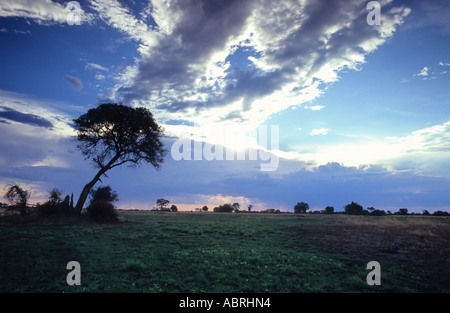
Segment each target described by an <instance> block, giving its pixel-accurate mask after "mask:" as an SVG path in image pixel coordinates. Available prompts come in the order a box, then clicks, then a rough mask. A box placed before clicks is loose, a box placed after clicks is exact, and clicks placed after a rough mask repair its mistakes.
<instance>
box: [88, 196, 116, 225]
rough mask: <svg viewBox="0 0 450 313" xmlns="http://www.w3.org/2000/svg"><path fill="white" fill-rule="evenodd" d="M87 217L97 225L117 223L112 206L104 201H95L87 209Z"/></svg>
mask: <svg viewBox="0 0 450 313" xmlns="http://www.w3.org/2000/svg"><path fill="white" fill-rule="evenodd" d="M87 213H88V216H89V217H90V218H91V219H92V220H94V221H95V222H99V223H115V222H118V221H119V217H118V215H117V212H116V210H115V209H114V205H113V204H112V203H110V202H106V201H95V202H93V203H91V204H90V205H89V206H88V207H87Z"/></svg>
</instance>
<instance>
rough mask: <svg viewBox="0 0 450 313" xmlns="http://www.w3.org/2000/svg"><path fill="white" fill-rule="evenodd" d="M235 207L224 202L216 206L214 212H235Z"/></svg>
mask: <svg viewBox="0 0 450 313" xmlns="http://www.w3.org/2000/svg"><path fill="white" fill-rule="evenodd" d="M233 210H234V208H233V206H232V205H231V204H228V203H227V204H223V205H220V206H218V207H215V208H214V212H227V213H231V212H233Z"/></svg>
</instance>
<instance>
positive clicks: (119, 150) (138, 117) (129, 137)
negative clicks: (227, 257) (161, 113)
mask: <svg viewBox="0 0 450 313" xmlns="http://www.w3.org/2000/svg"><path fill="white" fill-rule="evenodd" d="M74 128H75V130H76V131H77V136H76V137H75V139H76V140H78V141H79V144H78V145H77V148H78V149H79V150H81V153H82V154H83V156H84V157H85V158H86V159H92V161H93V162H94V166H95V167H96V168H98V169H99V171H98V172H97V174H96V175H95V176H94V178H93V179H92V180H91V181H90V182H89V183H87V184H86V185H85V186H84V188H83V190H82V192H81V194H80V197H79V198H78V201H77V204H76V206H75V210H76V211H78V212H81V210H82V209H83V205H84V203H85V201H86V199H87V197H88V195H89V191H90V190H91V189H92V187H93V186H94V185H95V184H96V183H97V181H99V180H100V181H101V177H102V176H103V175H104V176H106V177H107V175H106V172H107V171H109V170H110V169H112V168H114V167H117V166H120V165H122V164H125V163H128V164H129V166H130V167H136V166H140V165H141V164H142V163H150V164H152V165H153V166H154V167H155V168H156V169H159V168H160V167H161V164H162V163H163V161H164V156H165V155H166V153H167V152H166V151H165V150H164V149H163V144H162V143H161V141H160V139H161V136H162V129H161V127H160V126H158V124H156V122H155V120H154V119H153V115H152V113H151V112H150V111H149V110H147V109H146V108H131V107H128V106H125V105H122V104H114V103H106V104H101V105H99V106H98V107H97V108H94V109H90V110H89V111H88V112H87V113H85V114H83V115H81V116H80V117H79V118H78V119H75V120H74Z"/></svg>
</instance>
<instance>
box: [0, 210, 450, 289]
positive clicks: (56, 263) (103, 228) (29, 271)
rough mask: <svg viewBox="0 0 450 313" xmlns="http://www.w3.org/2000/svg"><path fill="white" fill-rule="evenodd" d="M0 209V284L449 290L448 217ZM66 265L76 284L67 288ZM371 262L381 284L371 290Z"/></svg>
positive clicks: (13, 286) (9, 286) (3, 286)
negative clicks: (17, 212)
mask: <svg viewBox="0 0 450 313" xmlns="http://www.w3.org/2000/svg"><path fill="white" fill-rule="evenodd" d="M120 219H121V223H118V224H93V223H90V222H87V221H85V220H80V219H75V220H70V219H65V220H55V219H46V220H42V219H40V220H36V218H35V217H27V216H25V217H20V216H3V217H0V292H151V293H160V292H169V293H170V292H176V293H177V292H189V293H191V292H192V293H194V292H195V293H198V292H212V293H215V292H227V293H228V292H257V293H263V292H273V293H293V292H295V293H297V292H450V273H449V269H450V267H449V257H450V253H449V252H450V250H449V247H450V246H449V241H450V218H446V217H430V216H427V217H425V216H384V217H374V216H346V215H341V214H333V215H323V214H320V215H318V214H317V215H316V214H295V215H294V214H263V213H259V214H257V213H232V214H231V213H191V212H178V213H158V212H152V213H149V212H138V211H133V212H127V211H120ZM69 261H78V262H79V263H80V265H81V285H80V286H68V285H67V283H66V276H67V274H68V273H69V270H67V269H66V265H67V263H68V262H69ZM369 261H378V262H379V263H380V265H381V285H380V286H369V285H367V283H366V276H367V274H368V273H369V272H370V270H367V269H366V265H367V263H368V262H369Z"/></svg>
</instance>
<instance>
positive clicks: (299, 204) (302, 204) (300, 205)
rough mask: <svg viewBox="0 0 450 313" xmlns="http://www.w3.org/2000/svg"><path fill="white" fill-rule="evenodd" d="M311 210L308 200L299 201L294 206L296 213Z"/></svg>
mask: <svg viewBox="0 0 450 313" xmlns="http://www.w3.org/2000/svg"><path fill="white" fill-rule="evenodd" d="M307 210H309V204H308V203H306V202H297V204H296V205H295V206H294V213H306V211H307Z"/></svg>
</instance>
